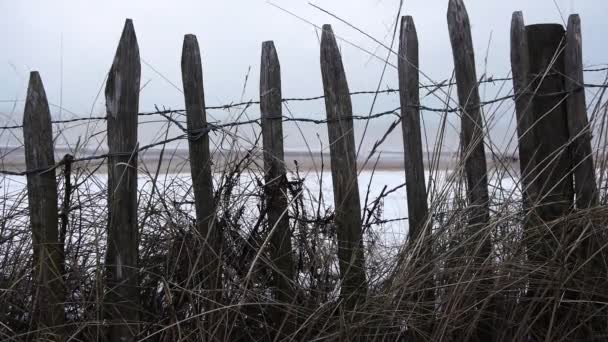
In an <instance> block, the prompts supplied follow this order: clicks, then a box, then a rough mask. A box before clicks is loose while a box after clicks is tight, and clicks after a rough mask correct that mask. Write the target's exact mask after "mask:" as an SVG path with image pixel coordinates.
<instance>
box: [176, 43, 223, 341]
mask: <svg viewBox="0 0 608 342" xmlns="http://www.w3.org/2000/svg"><path fill="white" fill-rule="evenodd" d="M181 68H182V82H183V86H184V100H185V102H186V120H187V127H188V131H189V132H188V144H189V153H190V172H191V174H192V189H193V191H194V200H195V204H194V207H195V210H196V230H197V234H198V236H197V241H199V242H200V243H197V244H196V246H197V247H196V248H197V249H199V248H200V253H201V254H200V255H201V259H202V260H199V261H198V262H196V263H195V264H200V265H202V266H201V269H199V270H192V271H193V272H194V273H195V274H200V275H201V276H202V278H203V286H204V287H205V290H207V291H209V294H208V295H207V296H209V297H210V298H212V300H209V301H206V302H205V309H206V310H213V309H214V308H215V307H216V303H220V302H221V296H222V282H221V277H222V264H221V250H222V234H221V232H220V231H219V227H218V226H217V225H216V224H215V201H214V197H213V176H212V169H211V167H212V158H211V153H210V151H209V134H208V133H209V126H208V125H207V114H206V112H205V91H204V87H203V67H202V62H201V53H200V48H199V45H198V40H197V39H196V36H195V35H192V34H187V35H185V36H184V44H183V48H182V61H181ZM217 316H218V315H215V314H212V315H210V316H209V318H208V320H209V326H208V328H209V332H210V333H211V334H213V333H212V331H213V326H214V324H217V322H213V321H214V320H215V319H216V318H217ZM216 326H217V325H216Z"/></svg>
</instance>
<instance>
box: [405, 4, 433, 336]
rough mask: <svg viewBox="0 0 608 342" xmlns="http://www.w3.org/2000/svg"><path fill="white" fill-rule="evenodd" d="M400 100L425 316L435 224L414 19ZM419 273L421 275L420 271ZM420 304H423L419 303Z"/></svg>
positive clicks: (426, 331)
mask: <svg viewBox="0 0 608 342" xmlns="http://www.w3.org/2000/svg"><path fill="white" fill-rule="evenodd" d="M397 65H398V74H399V100H400V101H401V128H402V130H403V151H404V161H405V181H406V185H407V186H406V189H407V212H408V222H409V231H408V236H409V240H410V241H409V244H410V246H411V248H413V249H415V252H414V255H415V258H416V259H417V260H416V265H417V267H419V268H422V269H424V271H423V272H419V273H420V274H422V276H423V277H425V278H424V281H420V286H421V288H419V289H416V291H421V293H420V294H419V295H418V296H417V297H418V298H416V299H415V300H414V302H415V303H422V304H423V306H424V308H423V309H422V310H421V311H422V312H423V313H427V312H433V311H434V307H435V301H434V297H435V296H434V290H433V288H434V281H433V274H432V269H433V267H432V265H430V264H429V262H430V259H431V253H432V246H431V243H430V233H431V231H430V229H431V227H432V226H431V224H430V222H428V218H429V216H428V213H429V208H428V203H427V195H426V186H425V179H424V159H423V154H422V153H423V152H422V136H421V133H420V88H419V85H420V82H419V78H420V76H419V73H420V72H419V69H418V34H417V33H416V26H415V25H414V19H413V18H412V17H411V16H404V17H402V18H401V31H400V37H399V60H398V64H397ZM417 273H418V272H417ZM418 305H420V304H418ZM431 327H432V320H431V319H428V320H427V324H425V326H423V327H418V329H411V330H412V331H413V332H414V333H415V334H417V333H418V331H420V330H422V331H420V333H421V334H420V335H422V336H419V337H418V338H417V340H418V339H423V336H430V334H431Z"/></svg>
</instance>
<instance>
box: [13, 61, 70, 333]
mask: <svg viewBox="0 0 608 342" xmlns="http://www.w3.org/2000/svg"><path fill="white" fill-rule="evenodd" d="M23 137H24V148H25V165H26V168H27V170H33V172H30V173H28V174H27V195H28V203H29V214H30V223H31V225H32V241H33V249H34V256H33V259H34V262H33V279H34V293H33V302H34V307H33V315H32V324H33V325H32V326H31V330H32V331H36V330H37V331H38V336H37V337H35V338H34V339H36V340H38V339H40V340H47V339H48V340H52V341H62V340H63V337H62V336H61V334H62V331H63V324H64V322H65V317H64V316H65V312H64V308H63V303H64V300H65V288H64V284H63V266H62V265H63V260H62V259H63V257H62V256H63V250H62V249H61V244H60V243H59V236H58V234H59V233H58V226H57V223H58V208H57V180H56V178H55V169H54V168H53V167H54V165H55V157H54V152H53V128H52V125H51V113H50V111H49V105H48V102H47V99H46V92H45V91H44V86H43V84H42V80H41V79H40V75H39V74H38V72H37V71H33V72H31V73H30V80H29V85H28V88H27V98H26V102H25V110H24V114H23Z"/></svg>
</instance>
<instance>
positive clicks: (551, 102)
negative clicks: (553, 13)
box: [524, 24, 576, 340]
mask: <svg viewBox="0 0 608 342" xmlns="http://www.w3.org/2000/svg"><path fill="white" fill-rule="evenodd" d="M526 35H527V39H528V56H529V61H530V70H529V73H530V75H529V77H530V79H531V83H530V89H531V90H532V91H533V95H532V110H533V122H534V126H533V131H534V135H535V141H536V145H537V150H536V157H535V167H536V169H537V175H536V180H535V182H536V185H535V187H536V190H537V192H538V196H537V199H536V201H535V203H534V214H535V225H536V227H532V228H533V229H532V231H531V232H530V233H528V234H527V236H526V239H528V240H529V241H528V243H527V245H528V246H529V247H528V249H527V256H528V265H529V267H530V268H531V269H536V268H538V267H543V268H542V269H540V272H530V274H529V275H528V278H529V284H528V294H527V295H528V296H527V297H528V298H529V299H528V300H527V301H526V302H524V303H526V304H528V305H530V308H529V309H528V310H529V312H531V315H532V316H531V317H535V318H534V321H533V322H534V324H533V326H532V327H530V330H531V332H532V336H531V339H532V340H538V339H545V338H547V337H548V336H564V335H565V334H568V333H570V332H572V328H574V327H575V326H576V324H575V325H573V324H572V323H571V322H574V319H573V317H571V316H572V315H573V314H575V311H573V310H572V309H573V308H572V306H571V304H570V303H567V301H568V300H572V299H573V297H572V296H571V295H572V293H569V292H565V291H563V290H562V289H565V288H568V286H570V285H569V284H564V283H563V279H564V278H563V277H564V274H562V273H561V272H555V273H554V272H550V273H548V272H547V271H546V270H559V269H561V270H564V271H565V270H566V268H565V266H566V265H567V263H566V256H565V254H564V253H565V252H564V251H565V246H568V245H569V243H568V239H569V237H568V235H569V234H570V233H569V229H568V225H567V224H566V223H565V222H560V221H559V220H560V219H562V218H563V217H565V216H567V215H568V214H569V212H570V210H571V208H572V205H573V197H574V190H573V184H572V174H571V170H572V164H571V160H570V154H569V148H568V139H569V135H568V125H567V122H568V121H567V113H566V99H567V97H568V95H567V94H566V93H565V92H564V89H565V88H564V76H563V75H564V54H563V48H564V43H565V42H564V37H565V31H564V28H563V26H562V25H559V24H539V25H529V26H526ZM556 220H558V221H556ZM548 289H552V290H550V292H548ZM547 297H551V298H553V299H551V298H547ZM562 300H566V302H563V303H562ZM554 307H555V308H556V309H554Z"/></svg>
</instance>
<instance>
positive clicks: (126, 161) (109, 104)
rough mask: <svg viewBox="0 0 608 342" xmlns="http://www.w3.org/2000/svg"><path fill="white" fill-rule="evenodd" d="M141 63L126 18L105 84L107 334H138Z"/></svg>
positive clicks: (119, 337) (127, 337) (115, 337)
mask: <svg viewBox="0 0 608 342" xmlns="http://www.w3.org/2000/svg"><path fill="white" fill-rule="evenodd" d="M140 75H141V65H140V59H139V47H138V45H137V38H136V36H135V29H134V28H133V22H132V21H131V20H130V19H127V21H126V22H125V26H124V29H123V31H122V36H121V37H120V42H119V43H118V48H117V50H116V55H115V57H114V62H113V63H112V67H111V69H110V73H109V74H108V80H107V82H106V89H105V96H106V110H107V118H108V119H107V120H108V146H109V153H110V156H109V157H108V215H109V222H108V244H107V253H106V286H107V287H106V294H105V295H106V297H105V315H106V318H107V319H108V321H109V322H110V324H109V325H108V335H107V338H108V339H109V340H111V341H133V340H134V338H135V336H136V335H137V334H138V330H139V329H138V325H137V323H136V322H138V317H139V311H140V303H139V288H138V285H139V282H138V267H137V258H138V245H139V239H138V238H139V237H138V226H137V112H138V109H139V84H140Z"/></svg>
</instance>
